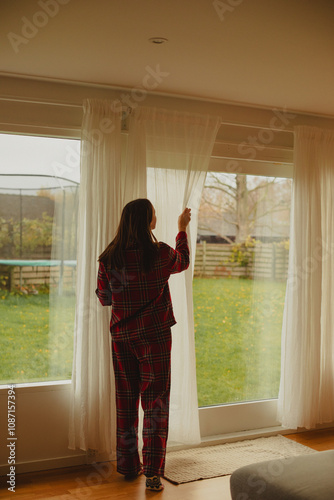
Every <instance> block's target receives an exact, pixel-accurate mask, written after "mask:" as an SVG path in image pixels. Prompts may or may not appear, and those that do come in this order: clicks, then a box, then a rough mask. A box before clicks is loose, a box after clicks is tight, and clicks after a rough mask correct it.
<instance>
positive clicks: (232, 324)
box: [193, 278, 285, 406]
mask: <svg viewBox="0 0 334 500" xmlns="http://www.w3.org/2000/svg"><path fill="white" fill-rule="evenodd" d="M193 294H194V317H195V336H196V360H197V387H198V398H199V406H209V405H215V404H221V403H228V402H234V401H251V400H257V399H267V398H273V397H277V395H278V387H279V377H280V350H281V328H282V314H283V305H284V297H285V283H276V282H270V281H252V280H238V279H202V278H197V279H194V286H193Z"/></svg>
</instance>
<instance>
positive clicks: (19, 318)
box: [0, 291, 75, 384]
mask: <svg viewBox="0 0 334 500" xmlns="http://www.w3.org/2000/svg"><path fill="white" fill-rule="evenodd" d="M57 301H59V302H58V304H57V309H56V310H57V314H56V317H55V318H54V317H53V316H52V315H51V316H50V312H49V311H50V307H49V295H48V294H40V295H28V296H23V297H22V296H11V295H10V296H6V295H5V293H4V292H1V291H0V349H1V351H0V384H6V383H8V382H12V383H22V382H36V381H40V380H61V379H67V378H70V377H71V372H72V357H73V324H74V303H75V298H74V297H73V296H69V297H61V298H57ZM54 321H56V323H55V324H56V325H57V333H54V330H55V327H54V326H53V325H54Z"/></svg>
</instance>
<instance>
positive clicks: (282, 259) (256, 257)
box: [194, 241, 289, 281]
mask: <svg viewBox="0 0 334 500" xmlns="http://www.w3.org/2000/svg"><path fill="white" fill-rule="evenodd" d="M232 247H233V245H228V244H219V243H206V242H205V241H203V242H202V243H198V244H197V247H196V260H195V272H194V275H195V276H196V277H206V276H207V277H214V276H217V277H233V278H241V277H248V278H251V279H272V280H277V281H284V280H286V278H287V271H288V258H289V250H288V249H286V248H284V246H282V245H277V244H275V243H258V244H257V245H256V247H255V248H254V249H252V250H254V254H253V259H251V261H250V263H249V265H248V266H246V267H245V266H244V267H241V266H240V264H238V263H235V262H231V256H232Z"/></svg>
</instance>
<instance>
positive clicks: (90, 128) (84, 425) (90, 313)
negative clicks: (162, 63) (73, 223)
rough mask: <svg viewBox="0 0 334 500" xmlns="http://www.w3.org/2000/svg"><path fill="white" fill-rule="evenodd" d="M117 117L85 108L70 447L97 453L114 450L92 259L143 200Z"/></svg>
mask: <svg viewBox="0 0 334 500" xmlns="http://www.w3.org/2000/svg"><path fill="white" fill-rule="evenodd" d="M121 117H122V110H121V106H120V103H115V102H112V101H100V100H95V99H92V100H86V101H85V102H84V117H83V123H82V138H81V184H80V195H79V220H78V253H77V286H76V293H77V308H76V319H75V333H74V358H73V372H72V397H71V411H70V427H69V447H70V448H71V449H75V448H81V449H82V450H89V449H94V450H98V451H99V452H101V453H102V452H106V453H110V452H111V451H114V450H115V443H116V431H115V391H114V375H113V367H112V357H111V342H110V335H109V334H108V332H109V321H110V308H109V307H105V308H102V307H101V306H100V304H99V303H98V300H97V299H96V295H95V288H96V277H97V269H98V263H97V259H98V256H99V255H100V253H101V252H102V251H103V250H104V248H105V247H106V246H107V244H108V243H109V242H110V241H111V240H112V238H113V237H114V235H115V232H116V229H117V226H118V223H119V219H120V215H121V211H122V208H123V206H124V205H125V204H126V203H127V202H128V201H130V200H131V199H133V198H136V197H139V196H142V197H145V196H146V190H145V189H144V187H145V186H146V169H145V166H144V165H143V168H142V169H140V166H139V165H137V164H134V162H133V161H132V162H130V161H129V162H128V164H127V168H125V162H126V161H127V157H126V155H125V154H124V152H125V151H126V137H125V138H123V137H122V136H121ZM125 172H126V175H125ZM130 180H131V181H130Z"/></svg>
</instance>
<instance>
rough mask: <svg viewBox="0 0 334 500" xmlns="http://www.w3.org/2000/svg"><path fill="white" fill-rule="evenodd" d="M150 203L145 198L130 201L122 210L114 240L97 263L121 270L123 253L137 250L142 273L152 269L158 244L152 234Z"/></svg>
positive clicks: (123, 263) (123, 261)
mask: <svg viewBox="0 0 334 500" xmlns="http://www.w3.org/2000/svg"><path fill="white" fill-rule="evenodd" d="M152 218H153V206H152V203H151V202H150V201H149V200H147V199H146V198H139V199H137V200H133V201H130V203H128V204H127V205H125V207H124V208H123V211H122V215H121V220H120V223H119V226H118V229H117V232H116V236H115V238H114V239H113V240H112V242H111V243H109V245H108V246H107V248H106V249H105V250H104V252H102V253H101V255H100V257H99V259H98V260H99V261H100V262H103V264H104V265H105V266H106V267H108V268H109V269H116V270H121V269H123V268H124V266H125V258H124V251H125V250H127V249H129V248H138V250H139V251H140V253H141V268H142V271H143V272H144V273H148V272H149V271H150V270H151V269H152V265H153V262H154V260H155V257H156V255H157V252H158V247H159V244H158V242H157V239H156V238H155V236H154V235H153V234H152V231H151V227H150V226H151V222H152Z"/></svg>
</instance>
